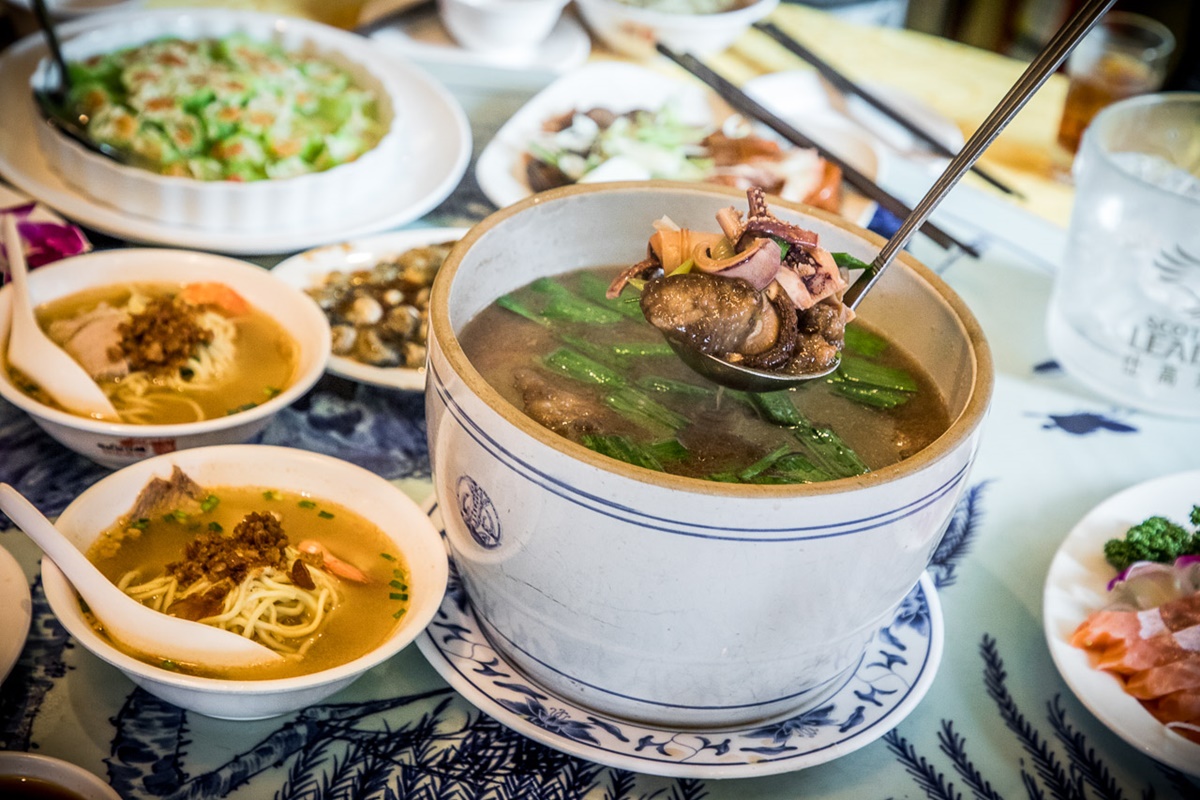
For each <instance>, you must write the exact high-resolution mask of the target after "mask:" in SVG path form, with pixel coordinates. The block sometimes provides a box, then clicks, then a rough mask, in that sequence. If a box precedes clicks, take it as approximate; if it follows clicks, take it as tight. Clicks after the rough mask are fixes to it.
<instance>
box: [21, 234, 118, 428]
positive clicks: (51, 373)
mask: <svg viewBox="0 0 1200 800" xmlns="http://www.w3.org/2000/svg"><path fill="white" fill-rule="evenodd" d="M4 249H5V251H6V252H7V253H8V270H9V274H10V275H11V276H12V303H11V308H10V311H11V316H12V322H11V326H10V327H9V333H8V363H10V364H12V365H13V366H14V367H16V368H17V369H19V370H21V372H23V373H25V374H26V375H27V376H28V377H30V378H32V379H33V380H34V381H36V382H37V385H38V386H40V387H41V388H42V390H43V391H45V392H46V393H47V394H48V395H50V396H51V397H53V398H54V400H55V401H56V402H57V403H58V404H59V405H60V406H62V407H63V408H65V409H67V410H68V411H71V412H74V413H76V414H81V415H83V416H87V417H91V418H93V419H99V420H104V421H106V422H120V421H121V417H120V415H118V414H117V410H116V409H115V408H113V404H112V403H111V402H109V399H108V397H107V395H105V394H104V391H103V390H102V389H101V388H100V386H99V384H97V383H96V382H95V381H94V380H92V376H91V375H88V374H87V370H85V369H84V368H83V367H81V366H80V365H79V362H78V361H76V360H75V359H73V358H71V356H70V354H68V353H67V351H66V350H63V349H62V348H61V347H59V346H58V345H57V344H55V343H54V341H53V340H52V339H51V338H50V337H49V336H47V335H46V334H45V332H43V331H42V326H41V325H39V324H38V321H37V317H35V316H34V314H33V301H31V300H30V299H29V275H28V269H27V267H26V264H25V246H24V243H23V242H22V241H21V234H20V233H19V232H18V231H17V217H16V215H14V214H5V215H4Z"/></svg>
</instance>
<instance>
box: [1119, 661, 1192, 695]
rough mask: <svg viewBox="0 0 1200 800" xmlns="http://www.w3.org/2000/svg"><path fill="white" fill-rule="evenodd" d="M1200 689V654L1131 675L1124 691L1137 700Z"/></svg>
mask: <svg viewBox="0 0 1200 800" xmlns="http://www.w3.org/2000/svg"><path fill="white" fill-rule="evenodd" d="M1188 689H1200V654H1190V655H1189V656H1188V657H1187V658H1182V659H1179V660H1177V661H1172V662H1171V663H1169V664H1164V665H1163V666H1161V667H1154V668H1152V669H1147V670H1142V671H1141V672H1138V673H1136V674H1134V675H1132V676H1131V677H1130V678H1129V680H1128V681H1127V682H1126V684H1125V691H1127V692H1129V694H1131V695H1133V696H1134V697H1136V698H1138V699H1139V700H1152V699H1154V698H1156V697H1162V696H1163V695H1166V694H1171V693H1172V692H1181V691H1186V690H1188Z"/></svg>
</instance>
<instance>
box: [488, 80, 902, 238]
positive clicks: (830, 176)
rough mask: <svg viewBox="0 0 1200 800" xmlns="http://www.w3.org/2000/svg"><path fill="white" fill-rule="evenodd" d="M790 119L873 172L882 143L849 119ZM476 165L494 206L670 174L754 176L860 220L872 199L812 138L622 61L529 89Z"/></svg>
mask: <svg viewBox="0 0 1200 800" xmlns="http://www.w3.org/2000/svg"><path fill="white" fill-rule="evenodd" d="M798 127H802V129H803V130H804V132H805V133H806V134H807V135H809V136H811V137H812V138H813V140H814V141H817V142H830V143H831V144H829V145H826V146H827V147H828V148H829V150H830V151H831V152H834V153H837V155H838V156H839V158H841V159H842V160H843V161H845V162H846V163H848V164H851V165H852V166H854V168H855V169H857V170H858V171H859V172H861V173H862V174H863V175H865V176H867V177H868V178H870V179H871V180H874V181H875V182H877V183H878V182H879V181H880V175H881V173H882V171H883V164H882V163H881V161H880V159H881V154H882V150H881V148H879V147H878V146H877V145H876V144H875V143H874V142H873V141H872V139H871V137H870V136H868V135H866V134H864V133H863V132H862V131H861V130H859V129H857V128H856V127H855V126H853V125H852V124H851V123H849V122H848V121H847V120H846V119H844V118H842V117H840V116H838V115H836V114H833V113H832V112H826V113H824V114H812V115H809V116H807V117H806V118H805V119H804V121H803V123H802V125H798ZM833 143H836V145H837V146H836V147H835V146H833ZM475 176H476V179H477V180H478V182H479V187H480V189H481V190H482V191H483V193H484V195H485V196H486V197H487V198H488V199H489V200H490V201H492V203H494V204H495V205H496V206H497V207H500V208H503V207H504V206H507V205H510V204H512V203H515V202H517V201H518V200H522V199H524V198H526V197H528V196H529V195H531V194H534V193H535V192H539V191H544V190H546V189H551V188H554V187H557V186H563V185H567V184H570V183H597V182H609V181H626V180H675V181H698V182H707V183H715V184H720V185H725V186H734V187H737V188H740V189H748V188H750V186H758V187H760V188H762V189H763V190H764V191H766V192H767V193H769V194H773V195H778V196H779V197H782V198H783V199H784V200H789V201H794V202H802V203H806V204H808V205H812V206H816V207H817V208H821V209H824V210H826V211H832V212H834V213H837V214H840V215H841V216H843V217H845V218H846V219H849V220H851V221H854V222H857V223H858V224H861V225H864V226H865V225H868V224H869V223H870V221H871V220H872V218H873V216H874V214H875V210H876V207H875V204H874V202H872V201H870V200H868V199H867V198H865V197H863V196H861V195H859V194H858V193H856V192H854V191H852V190H851V189H849V188H848V187H847V186H845V185H844V181H843V180H842V173H841V170H840V168H838V167H836V166H835V165H834V164H832V162H830V161H828V160H826V159H825V158H824V157H823V156H822V155H820V153H818V151H817V150H815V149H808V148H799V147H794V146H792V145H790V144H787V143H786V142H783V141H782V140H780V139H779V138H778V137H776V136H775V134H774V133H772V132H771V131H769V130H767V129H766V128H764V127H762V126H759V125H757V124H755V123H753V122H751V121H750V120H748V119H746V118H744V117H742V116H740V115H738V114H734V113H733V112H732V109H730V108H729V107H728V106H726V105H725V104H724V103H723V102H722V101H721V100H720V98H719V97H717V96H716V94H714V93H712V92H710V91H709V90H708V89H706V88H705V87H704V86H703V85H700V84H697V83H695V82H688V81H681V80H679V79H678V78H675V77H672V76H670V75H668V74H665V73H662V72H658V71H656V70H653V69H649V68H646V67H642V66H638V65H635V64H626V63H622V62H605V61H601V62H595V63H590V64H586V65H585V66H583V67H580V68H579V69H575V70H572V71H570V72H568V73H566V74H565V75H563V76H562V77H561V78H559V79H558V80H556V81H555V82H554V83H552V84H550V85H549V86H547V87H546V88H545V89H543V90H542V91H541V92H539V93H538V94H537V95H535V96H534V97H533V98H531V99H530V100H529V102H527V103H526V104H525V105H524V106H522V107H521V108H520V109H519V110H518V111H517V112H516V113H515V114H513V116H512V117H510V118H509V120H508V121H507V122H506V123H505V124H504V125H503V126H502V127H501V128H500V130H499V131H497V132H496V135H495V137H493V138H492V140H491V141H490V142H489V143H488V145H487V147H485V148H484V150H483V152H482V153H480V155H479V160H478V162H477V163H476V168H475Z"/></svg>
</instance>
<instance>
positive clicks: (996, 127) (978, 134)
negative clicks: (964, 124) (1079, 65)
mask: <svg viewBox="0 0 1200 800" xmlns="http://www.w3.org/2000/svg"><path fill="white" fill-rule="evenodd" d="M1114 2H1116V0H1084V1H1083V2H1082V3H1081V4H1080V5H1079V8H1077V9H1076V10H1075V12H1074V14H1072V16H1071V17H1070V18H1069V19H1068V20H1067V21H1066V22H1065V23H1063V26H1062V27H1061V28H1059V30H1058V32H1057V33H1055V34H1054V36H1052V37H1051V38H1050V41H1049V42H1047V43H1046V45H1045V47H1043V48H1042V52H1040V53H1038V55H1037V57H1036V58H1034V59H1033V61H1031V62H1030V63H1029V66H1028V67H1026V68H1025V72H1023V73H1022V74H1021V77H1020V78H1018V79H1017V82H1016V83H1015V84H1013V86H1012V88H1011V89H1009V90H1008V92H1007V94H1005V95H1004V97H1003V98H1002V99H1001V100H1000V102H999V103H998V104H997V105H996V107H995V108H994V109H992V112H991V113H990V114H988V115H987V118H986V119H985V120H984V121H983V124H981V125H980V126H979V127H978V128H977V129H976V130H975V132H974V133H972V134H971V136H970V138H969V139H967V143H966V144H965V145H963V148H962V150H960V151H959V152H958V155H956V156H954V158H952V159H950V163H949V164H948V165H947V166H946V169H945V171H944V172H943V173H942V174H941V176H940V177H939V178H938V179H937V180H936V181H934V183H933V186H931V187H929V191H928V192H926V193H925V196H924V197H923V198H921V200H920V202H918V203H917V205H916V208H915V209H914V210H913V213H912V216H910V217H908V218H907V219H905V220H904V224H902V225H901V226H900V228H899V229H898V230H897V231H896V232H895V233H894V234H892V237H891V238H890V239H888V240H887V242H886V243H885V244H884V245H883V248H882V249H880V251H879V254H878V255H876V256H875V260H874V261H872V262H871V266H870V269H869V270H868V271H867V272H868V274H865V275H863V276H862V277H860V278H859V279H858V280H857V281H855V284H854V286H852V287H850V289H849V290H847V292H846V294H845V296H844V297H843V301H844V302H845V303H846V304H847V305H849V306H850V307H851V308H853V307H854V303H856V302H857V300H858V298H859V297H862V295H864V294H865V293H866V292H867V290H868V289H870V288H871V284H873V283H874V282H875V281H876V280H877V279H878V277H879V275H880V273H881V272H882V271H883V270H882V267H883V266H886V264H887V263H888V261H890V260H891V258H892V257H893V256H894V255H895V254H896V253H897V252H899V250H900V249H901V248H903V247H904V245H905V243H906V242H907V241H908V239H909V237H911V236H912V234H913V232H914V231H915V230H917V228H918V226H919V225H920V224H921V222H922V221H923V220H924V219H926V218H927V217H928V216H929V214H930V212H932V211H933V209H934V208H935V207H936V206H937V204H938V203H940V202H941V201H942V198H944V197H945V196H946V195H947V194H949V193H950V190H951V189H953V188H954V185H955V184H956V183H958V179H959V178H961V177H962V176H963V173H964V172H966V171H967V170H966V168H965V165H966V164H969V163H971V162H972V161H973V160H974V159H976V158H979V156H980V154H981V153H983V151H984V150H986V149H987V148H988V145H990V144H991V143H992V141H993V140H994V139H995V138H996V137H997V136H998V135H999V134H1000V131H1001V130H1003V129H1004V126H1005V125H1007V124H1008V122H1009V120H1011V119H1012V118H1013V117H1014V116H1016V114H1017V112H1018V111H1020V110H1021V109H1022V108H1023V107H1024V106H1025V104H1026V103H1027V102H1028V101H1029V98H1030V97H1032V96H1033V94H1034V92H1036V91H1037V90H1038V89H1039V88H1040V87H1041V86H1042V84H1044V83H1045V82H1046V79H1047V78H1048V77H1049V76H1050V74H1051V73H1053V72H1054V70H1056V69H1058V66H1059V65H1060V64H1062V62H1063V60H1064V59H1065V58H1066V57H1067V54H1068V53H1070V52H1071V50H1072V48H1074V47H1075V45H1076V44H1078V43H1079V40H1080V39H1082V38H1083V37H1084V36H1085V35H1087V32H1088V31H1089V30H1091V29H1092V27H1093V26H1094V25H1095V24H1096V22H1097V21H1098V20H1099V19H1100V17H1101V16H1103V14H1104V12H1106V11H1107V10H1108V9H1109V8H1111V7H1112V5H1113V3H1114Z"/></svg>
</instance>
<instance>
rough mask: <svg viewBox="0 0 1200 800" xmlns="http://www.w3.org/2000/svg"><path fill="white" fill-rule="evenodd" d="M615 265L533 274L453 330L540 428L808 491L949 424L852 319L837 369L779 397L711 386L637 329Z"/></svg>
mask: <svg viewBox="0 0 1200 800" xmlns="http://www.w3.org/2000/svg"><path fill="white" fill-rule="evenodd" d="M619 271H620V268H618V267H607V268H593V269H584V270H577V271H574V272H569V273H565V274H563V275H560V276H557V277H555V278H541V279H538V280H536V281H534V282H533V283H532V284H529V285H527V286H524V287H522V288H520V289H518V290H517V291H514V292H512V293H511V294H509V295H506V296H505V297H502V298H500V299H499V300H498V301H497V302H495V303H493V304H491V305H490V306H488V307H487V308H485V309H484V310H483V311H482V312H481V313H480V314H478V315H477V316H476V317H475V318H474V319H472V320H471V321H469V322H468V323H467V325H466V326H465V327H464V329H463V330H462V332H461V334H460V335H459V339H460V341H461V343H462V347H463V350H464V351H465V353H466V354H467V356H468V358H469V359H470V360H471V363H472V364H473V365H474V366H475V368H476V369H478V370H479V372H480V373H481V374H482V376H483V377H484V379H485V380H486V381H487V382H488V383H489V384H490V385H491V386H492V387H493V388H495V389H496V390H497V391H498V392H499V393H500V394H501V395H502V396H503V397H504V398H505V399H506V400H507V401H508V402H510V403H511V404H512V405H513V406H515V407H516V408H518V409H522V410H523V411H524V412H525V413H526V414H527V415H528V416H530V417H531V418H532V419H534V420H535V421H537V422H538V423H540V424H542V425H543V426H545V427H547V428H549V429H550V430H553V431H555V432H556V433H558V434H560V435H563V436H565V437H567V438H569V439H571V440H572V441H574V442H577V443H579V444H582V445H584V446H586V447H589V448H591V449H593V450H596V451H597V452H600V453H603V454H605V455H608V456H611V457H613V458H617V459H619V460H622V461H626V462H628V463H632V464H635V465H637V466H641V467H645V468H648V469H654V470H659V471H663V472H668V473H672V474H676V475H682V476H686V477H692V478H700V479H706V480H714V481H725V482H733V483H751V484H767V483H776V484H778V483H809V482H815V481H821V480H830V479H835V478H841V477H848V476H851V475H855V474H861V473H863V472H866V471H870V470H875V469H879V468H881V467H886V466H888V465H891V464H895V463H897V462H898V461H901V460H903V459H905V458H908V457H909V456H911V455H913V454H914V453H916V452H918V451H920V450H921V449H922V448H924V447H926V446H927V445H928V444H929V443H930V442H932V441H933V440H934V439H936V438H937V437H938V436H940V435H941V434H942V433H943V432H944V431H945V430H946V429H947V428H948V427H949V424H950V418H949V411H948V409H947V404H946V402H945V400H944V399H943V398H942V396H941V395H940V393H939V392H938V390H937V389H936V387H935V386H934V385H933V383H932V381H931V380H930V378H929V377H928V376H927V375H926V373H925V372H924V370H922V369H921V367H920V365H918V364H917V363H916V362H915V361H914V360H913V359H912V358H911V357H909V356H908V355H907V354H906V353H904V352H903V351H901V350H900V349H899V348H898V347H896V346H895V345H893V344H891V343H890V342H888V341H887V340H886V339H885V338H884V337H883V336H881V335H880V334H879V333H878V332H876V331H873V330H872V329H870V327H869V326H867V325H866V324H865V323H863V322H862V321H861V320H860V321H855V322H852V323H851V324H850V325H849V326H848V329H847V333H846V345H845V351H844V352H843V357H842V366H841V367H840V368H839V369H838V371H837V372H836V373H835V374H834V375H832V376H830V377H829V378H827V379H817V380H813V381H809V382H808V383H807V384H805V385H804V386H802V387H800V388H797V389H792V390H788V391H786V392H772V393H769V394H752V393H746V392H738V391H734V390H730V389H726V388H722V387H719V386H717V385H716V384H713V383H711V382H709V381H707V380H706V379H705V378H703V377H701V376H700V375H698V374H696V373H695V372H693V371H692V370H691V369H689V368H688V367H687V366H686V365H685V364H684V363H683V362H682V361H681V360H680V359H679V357H678V356H677V355H675V353H674V351H673V350H672V349H671V348H670V347H669V346H668V345H667V343H666V342H665V341H664V339H663V337H662V335H661V334H660V333H659V332H658V331H657V330H656V329H655V328H653V327H652V326H651V325H650V324H649V323H647V322H646V321H645V319H644V318H643V316H642V312H641V310H640V308H639V306H638V299H637V297H636V293H635V292H631V291H626V292H625V293H624V294H623V295H621V296H620V297H619V298H617V299H616V300H610V299H607V298H606V297H605V290H606V289H607V287H608V286H609V284H610V283H611V282H612V280H613V278H614V277H615V276H616V275H617V274H618V272H619Z"/></svg>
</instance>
